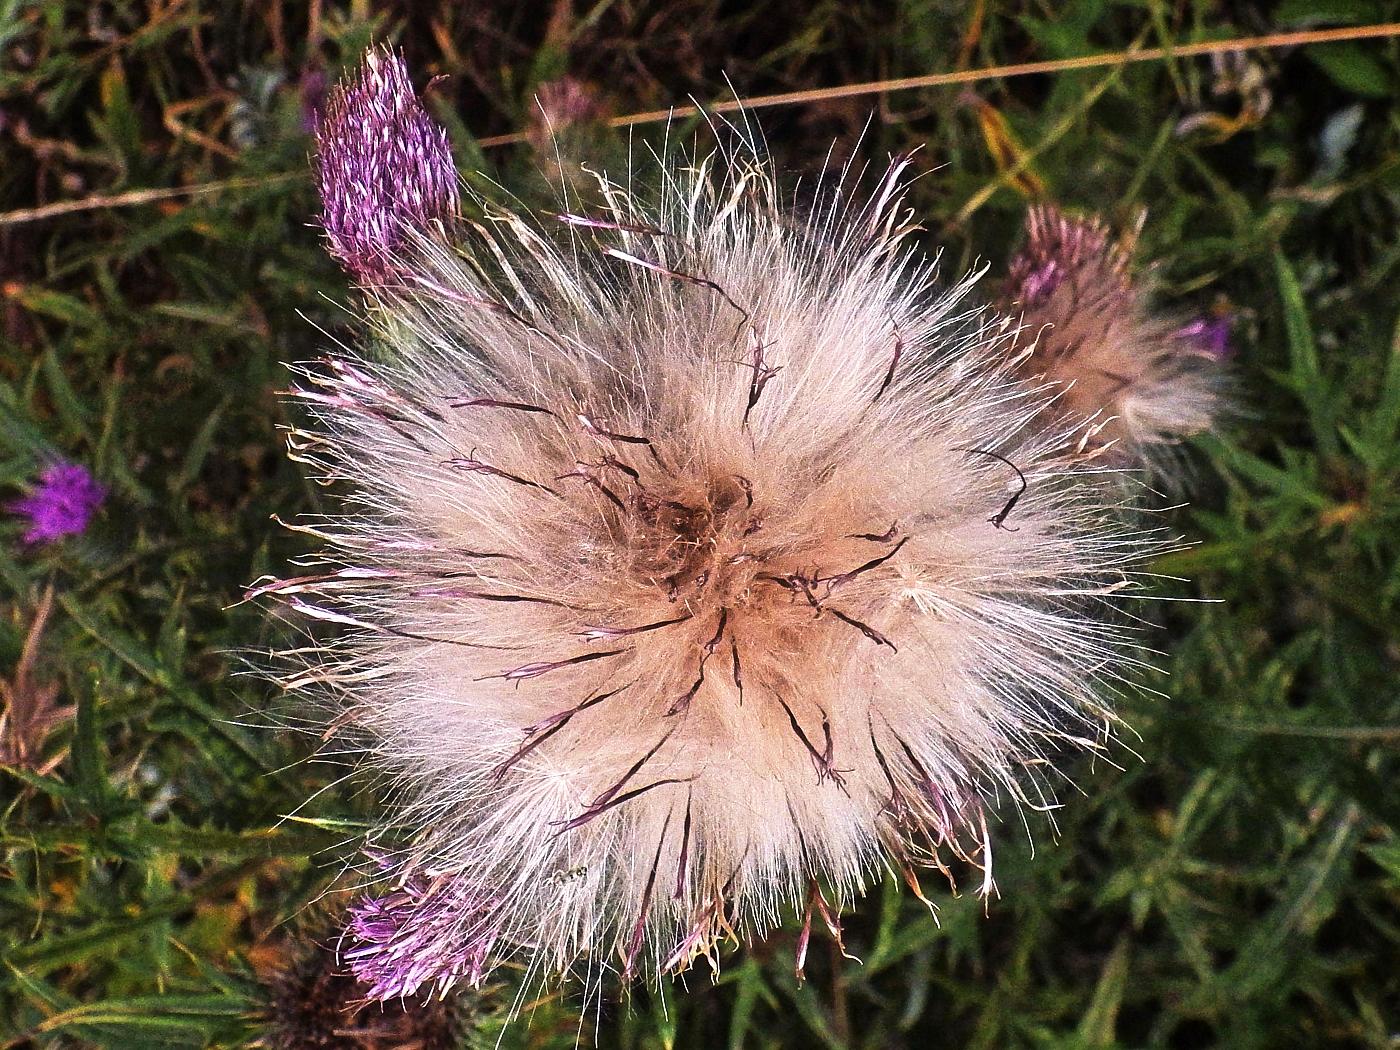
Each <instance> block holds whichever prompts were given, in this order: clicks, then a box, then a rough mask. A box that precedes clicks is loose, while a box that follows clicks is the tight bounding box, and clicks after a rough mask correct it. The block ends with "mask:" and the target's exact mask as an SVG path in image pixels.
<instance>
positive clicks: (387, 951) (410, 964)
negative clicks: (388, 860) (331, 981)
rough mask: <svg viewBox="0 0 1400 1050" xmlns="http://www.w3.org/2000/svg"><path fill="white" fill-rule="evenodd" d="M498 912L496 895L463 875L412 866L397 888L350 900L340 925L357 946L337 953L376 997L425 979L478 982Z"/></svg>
mask: <svg viewBox="0 0 1400 1050" xmlns="http://www.w3.org/2000/svg"><path fill="white" fill-rule="evenodd" d="M383 863H384V862H383V861H381V864H383ZM497 911H498V902H497V901H496V900H495V899H494V898H493V897H491V896H490V895H489V894H486V893H483V892H481V891H480V889H479V887H476V886H473V885H471V884H470V883H469V882H466V881H464V880H463V879H462V878H461V877H460V876H456V875H453V874H450V873H444V872H437V871H429V870H414V871H410V872H409V873H408V874H407V875H406V876H404V877H403V878H402V881H401V882H400V883H399V886H398V888H397V889H394V890H392V891H390V892H389V893H386V894H384V895H382V896H366V897H362V898H361V899H360V900H358V901H356V902H355V903H354V904H353V905H351V907H350V910H349V916H348V918H347V920H346V925H345V932H346V935H347V936H348V937H349V939H350V941H351V942H352V943H353V945H354V946H353V947H351V948H350V949H349V950H347V951H345V952H343V953H342V955H343V958H344V959H345V962H346V964H347V965H348V966H349V967H350V970H351V972H352V973H354V975H355V977H356V978H358V979H359V980H360V981H361V982H363V983H364V984H365V985H367V986H368V989H369V992H368V994H369V995H370V997H371V998H374V999H379V1000H385V999H397V998H402V997H404V996H407V995H411V994H412V993H413V992H415V991H417V990H418V989H419V988H421V987H423V986H424V985H434V986H436V987H437V989H438V990H439V991H446V990H447V989H448V988H451V987H452V986H453V985H455V984H457V983H458V982H459V981H463V980H465V981H466V982H467V983H468V984H471V985H479V984H480V983H481V981H482V979H483V978H484V977H485V976H486V974H487V973H488V972H489V970H490V968H491V967H490V966H489V965H488V958H489V957H490V955H491V953H492V950H493V949H494V948H495V945H496V940H497V938H498V937H499V936H500V932H501V931H500V922H499V919H497V918H496V915H497Z"/></svg>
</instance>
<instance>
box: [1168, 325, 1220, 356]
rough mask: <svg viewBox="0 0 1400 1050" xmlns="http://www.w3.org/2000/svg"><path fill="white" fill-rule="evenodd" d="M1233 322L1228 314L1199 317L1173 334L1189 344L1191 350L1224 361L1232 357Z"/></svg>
mask: <svg viewBox="0 0 1400 1050" xmlns="http://www.w3.org/2000/svg"><path fill="white" fill-rule="evenodd" d="M1231 327H1232V321H1231V318H1230V316H1229V315H1228V314H1219V315H1214V316H1210V315H1205V316H1201V317H1197V318H1196V319H1195V320H1194V321H1192V322H1191V323H1190V324H1184V325H1182V326H1181V327H1180V328H1178V329H1177V330H1176V331H1175V332H1174V333H1172V334H1173V335H1174V336H1175V337H1176V338H1177V339H1180V340H1182V341H1183V342H1186V343H1189V344H1190V346H1191V348H1192V349H1193V350H1195V351H1196V352H1198V353H1200V354H1203V355H1204V356H1206V357H1212V358H1214V359H1215V360H1217V361H1223V360H1225V359H1226V358H1228V357H1229V356H1230V353H1231V347H1230V328H1231Z"/></svg>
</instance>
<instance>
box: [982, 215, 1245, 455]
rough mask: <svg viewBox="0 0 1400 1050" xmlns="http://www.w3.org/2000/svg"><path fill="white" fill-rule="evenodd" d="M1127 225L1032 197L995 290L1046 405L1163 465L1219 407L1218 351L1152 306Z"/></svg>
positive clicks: (1100, 440) (1110, 449)
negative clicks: (1022, 235) (1048, 392)
mask: <svg viewBox="0 0 1400 1050" xmlns="http://www.w3.org/2000/svg"><path fill="white" fill-rule="evenodd" d="M1134 239H1135V237H1130V238H1127V239H1120V238H1116V237H1115V236H1114V235H1113V232H1112V231H1111V230H1110V229H1109V228H1108V226H1107V225H1105V224H1104V222H1103V221H1102V220H1100V219H1097V218H1092V217H1079V216H1068V215H1065V214H1063V213H1061V212H1060V211H1058V210H1057V209H1055V208H1053V207H1048V206H1038V207H1035V208H1032V209H1031V211H1030V214H1029V215H1028V217H1027V219H1026V244H1025V246H1024V247H1023V248H1022V250H1021V252H1020V253H1019V254H1018V255H1017V256H1016V257H1015V258H1014V259H1013V260H1012V261H1011V265H1010V274H1009V279H1008V281H1007V287H1006V289H1005V292H1004V298H1005V299H1006V300H1007V304H1006V306H1007V309H1008V310H1012V311H1017V312H1019V313H1020V315H1021V324H1022V328H1021V342H1022V344H1023V346H1025V349H1024V350H1023V352H1022V354H1021V355H1020V358H1019V360H1020V366H1021V369H1022V371H1023V372H1024V373H1025V374H1026V375H1027V376H1028V377H1029V378H1030V379H1032V380H1033V381H1037V382H1045V383H1048V384H1051V385H1053V386H1054V387H1055V388H1056V389H1057V391H1058V394H1059V396H1058V397H1057V398H1056V399H1055V401H1054V403H1053V405H1052V406H1050V408H1049V409H1048V410H1047V414H1048V415H1049V416H1051V417H1053V418H1057V419H1059V420H1061V421H1063V422H1078V423H1080V425H1081V426H1082V427H1083V429H1084V438H1083V444H1084V447H1085V448H1086V449H1097V450H1100V451H1101V454H1102V455H1103V456H1104V458H1105V460H1106V461H1107V462H1110V463H1117V464H1120V465H1132V466H1145V467H1147V468H1149V469H1150V470H1151V471H1152V473H1153V474H1154V475H1156V476H1157V477H1159V478H1161V477H1167V476H1169V475H1171V474H1172V473H1173V468H1174V467H1176V466H1178V465H1179V464H1178V463H1177V462H1176V461H1175V459H1174V457H1173V456H1172V455H1170V450H1171V449H1172V448H1173V446H1175V445H1176V444H1177V443H1179V442H1180V441H1181V439H1182V438H1185V437H1189V436H1191V435H1192V434H1197V433H1200V432H1202V431H1204V430H1206V429H1208V428H1209V427H1210V426H1211V424H1212V423H1213V422H1214V421H1215V418H1216V416H1217V415H1218V414H1219V412H1220V408H1221V402H1222V393H1223V385H1224V384H1223V378H1224V366H1223V364H1222V361H1221V357H1222V353H1221V352H1220V351H1219V350H1218V349H1217V350H1213V349H1212V347H1211V344H1210V342H1209V341H1207V340H1202V339H1201V338H1200V337H1199V336H1198V335H1197V334H1196V333H1195V332H1194V328H1195V327H1197V326H1193V325H1185V326H1183V324H1182V320H1181V319H1173V318H1172V317H1170V316H1168V315H1166V314H1164V313H1161V312H1158V311H1156V310H1154V309H1153V307H1152V303H1151V295H1150V290H1151V289H1150V284H1149V283H1147V282H1145V281H1144V280H1143V279H1142V277H1141V276H1139V275H1136V274H1134V272H1133V259H1132V250H1131V244H1132V241H1133V240H1134Z"/></svg>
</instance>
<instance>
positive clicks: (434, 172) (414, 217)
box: [316, 50, 459, 283]
mask: <svg viewBox="0 0 1400 1050" xmlns="http://www.w3.org/2000/svg"><path fill="white" fill-rule="evenodd" d="M316 144H317V155H316V173H317V181H318V185H319V188H320V191H321V225H322V226H323V227H324V229H325V231H326V238H327V239H328V240H329V242H330V252H331V254H332V255H334V256H335V257H336V258H337V259H338V260H340V262H341V264H342V265H343V266H344V267H345V268H346V270H348V271H349V272H350V273H351V274H353V275H354V276H355V277H357V278H359V279H360V280H362V281H367V282H371V283H375V282H380V281H383V280H385V279H386V278H388V277H389V276H391V275H392V274H393V273H394V272H395V270H396V269H397V267H396V265H395V262H394V259H395V255H396V254H397V252H398V250H399V248H400V247H401V245H402V244H403V242H404V235H405V232H406V231H409V230H423V229H425V228H427V227H428V225H429V224H430V223H431V222H433V221H434V220H441V219H446V218H448V217H450V216H451V215H452V214H453V213H454V212H455V211H456V209H457V204H458V201H459V196H458V190H457V172H456V169H455V168H454V167H453V164H452V153H451V151H450V150H449V148H448V144H447V133H446V132H445V131H444V130H443V129H442V128H441V127H439V126H438V125H437V124H435V123H434V122H433V120H432V118H431V117H429V116H428V113H427V110H425V109H424V108H423V104H422V103H421V102H420V101H419V100H418V96H417V95H415V94H414V93H413V86H412V84H411V83H410V82H409V78H408V68H407V66H405V65H404V61H403V59H402V58H401V57H400V56H398V55H396V54H394V53H392V52H390V51H387V50H386V51H370V52H369V53H368V54H367V55H366V56H365V60H364V64H363V65H362V66H361V68H360V70H359V71H358V73H357V74H356V75H354V76H353V77H351V78H350V79H349V80H348V81H346V82H344V83H342V84H341V85H340V86H339V87H337V88H336V90H335V92H334V93H333V94H332V96H331V98H330V101H329V102H328V103H327V104H326V111H325V116H324V117H323V118H322V120H321V124H320V127H319V128H318V129H317V133H316Z"/></svg>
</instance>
